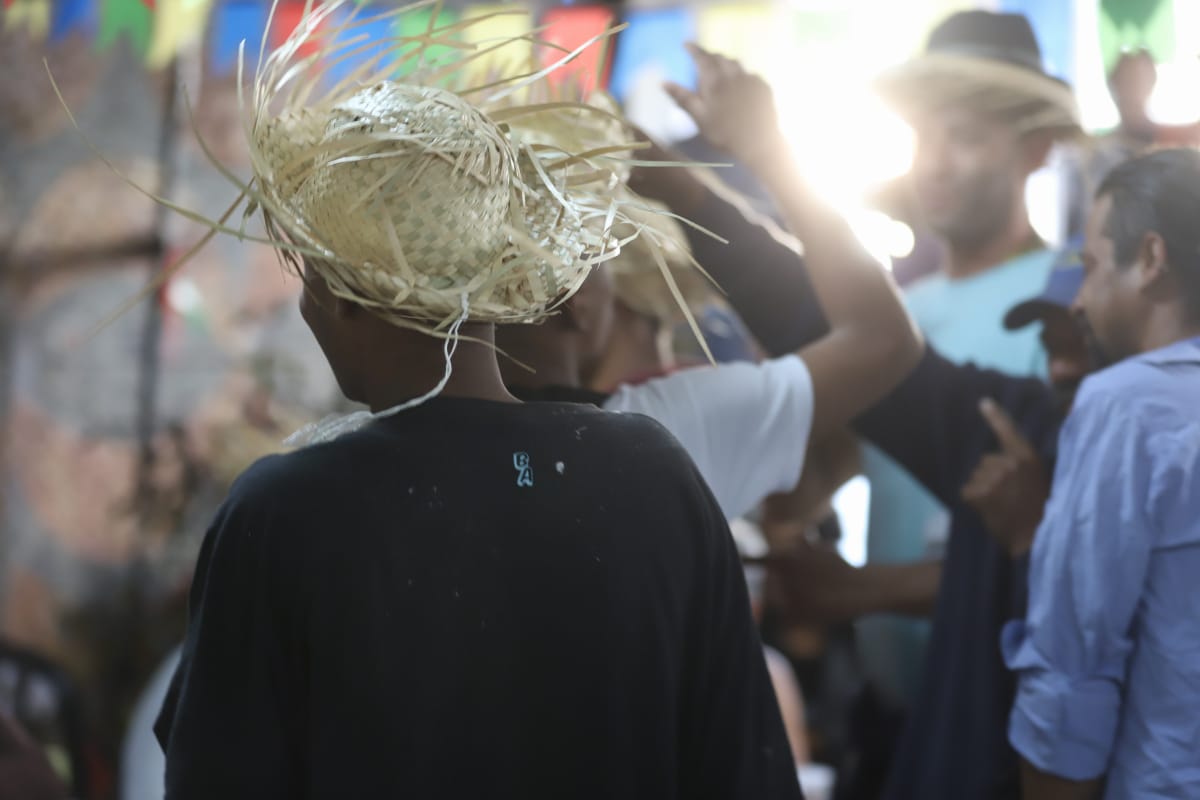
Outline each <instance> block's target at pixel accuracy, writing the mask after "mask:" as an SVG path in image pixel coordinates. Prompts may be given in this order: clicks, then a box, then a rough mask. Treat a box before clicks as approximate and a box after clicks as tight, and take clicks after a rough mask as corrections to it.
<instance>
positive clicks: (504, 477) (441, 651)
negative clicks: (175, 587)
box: [156, 398, 800, 800]
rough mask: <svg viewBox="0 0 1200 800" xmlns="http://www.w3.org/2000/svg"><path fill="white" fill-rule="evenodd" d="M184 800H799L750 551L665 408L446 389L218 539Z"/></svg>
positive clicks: (211, 546) (259, 480)
mask: <svg viewBox="0 0 1200 800" xmlns="http://www.w3.org/2000/svg"><path fill="white" fill-rule="evenodd" d="M156 731H157V733H158V735H159V739H160V741H162V742H163V744H164V750H165V751H166V753H167V797H168V798H190V797H196V798H216V797H219V798H222V800H231V799H232V798H254V800H267V799H268V798H297V797H320V798H377V797H378V798H395V797H419V798H440V797H448V798H472V800H474V798H489V799H498V798H513V799H514V800H516V799H517V798H520V799H521V800H529V799H530V798H555V800H558V798H568V797H569V798H614V799H615V798H622V799H623V800H624V799H626V798H654V800H663V799H664V798H674V797H680V798H695V797H701V798H703V797H712V798H735V797H736V798H743V797H755V798H760V797H761V798H769V797H787V798H795V797H799V795H800V792H799V788H798V786H797V784H796V776H795V769H794V767H793V765H792V759H791V755H790V750H789V748H788V744H787V739H786V735H785V733H784V729H783V725H782V722H781V720H780V716H779V711H778V706H777V705H776V702H775V698H774V695H773V693H772V690H771V685H770V681H769V678H768V676H767V672H766V668H765V665H764V661H763V657H762V647H761V644H760V642H759V640H758V636H757V633H756V631H755V629H754V626H753V622H752V620H751V618H750V612H749V606H748V601H747V596H746V589H745V584H744V581H743V578H742V573H741V569H740V565H739V562H738V557H737V553H736V549H735V547H734V544H733V542H732V540H731V537H730V536H729V532H728V528H727V527H726V524H725V522H724V520H723V519H722V518H721V513H720V510H719V509H718V508H717V506H716V503H715V502H714V501H713V499H712V497H711V495H710V494H709V492H708V489H707V488H706V487H705V485H704V483H703V481H702V480H701V479H700V477H699V476H698V474H697V473H696V471H695V469H694V467H693V466H692V465H691V463H690V461H689V460H688V459H687V457H686V455H685V454H684V453H683V452H682V450H681V449H680V447H679V446H678V445H677V444H676V443H675V442H674V440H672V439H671V438H670V437H669V436H668V435H667V434H666V432H665V431H663V429H662V428H660V427H659V426H658V425H657V424H655V423H654V422H652V421H651V420H649V419H646V418H644V417H640V416H637V415H618V414H610V413H606V412H603V411H599V410H596V409H592V408H588V407H584V406H576V405H566V404H551V405H547V404H534V405H527V406H522V405H515V404H503V403H491V402H485V401H477V400H463V399H453V398H438V399H435V400H432V401H430V402H428V403H426V404H425V405H423V406H420V407H418V408H416V409H412V410H409V411H405V412H403V413H401V414H399V415H397V416H395V417H393V418H391V419H388V420H384V421H380V422H376V423H374V424H372V425H371V426H369V427H368V428H365V429H363V430H361V431H358V432H355V433H352V434H349V435H346V436H344V437H342V438H341V439H339V440H337V441H335V442H332V443H329V444H324V445H317V446H313V447H309V448H306V449H303V450H300V451H298V452H295V453H291V454H288V455H284V456H275V457H270V458H267V459H264V460H262V461H260V462H258V463H257V464H256V465H254V466H253V467H251V468H250V469H249V470H248V471H247V472H246V473H245V474H244V475H243V476H242V477H241V478H239V480H238V482H237V484H236V485H235V486H234V488H233V490H232V492H231V494H230V497H229V499H228V501H227V502H226V503H225V505H224V506H223V507H222V509H221V510H220V512H219V513H218V515H217V518H216V520H215V521H214V523H213V526H212V528H211V530H210V531H209V533H208V536H207V538H206V540H205V543H204V547H203V549H202V551H201V554H200V561H199V564H198V565H197V568H196V577H195V582H194V585H193V588H192V597H191V616H190V623H189V626H188V633H187V638H186V641H185V643H184V648H183V656H182V661H181V664H180V667H179V670H178V672H177V673H176V676H175V679H174V681H173V683H172V688H171V691H170V693H169V695H168V698H167V700H166V703H165V704H164V707H163V711H162V714H161V716H160V719H159V721H158V725H157V726H156Z"/></svg>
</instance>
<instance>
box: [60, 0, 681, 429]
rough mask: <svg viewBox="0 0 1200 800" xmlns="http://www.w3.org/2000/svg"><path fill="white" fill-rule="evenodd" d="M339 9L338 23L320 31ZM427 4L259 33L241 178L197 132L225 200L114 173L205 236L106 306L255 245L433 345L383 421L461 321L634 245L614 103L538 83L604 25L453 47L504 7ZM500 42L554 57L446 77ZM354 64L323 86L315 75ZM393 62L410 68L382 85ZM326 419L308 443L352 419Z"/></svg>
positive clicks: (339, 1) (489, 315)
mask: <svg viewBox="0 0 1200 800" xmlns="http://www.w3.org/2000/svg"><path fill="white" fill-rule="evenodd" d="M277 4H278V0H276V2H275V3H274V4H273V5H272V8H271V13H270V16H269V19H268V25H267V30H269V29H270V28H271V22H272V21H273V18H274V14H275V11H276V6H277ZM351 5H354V6H355V7H354V8H353V9H352V10H351V11H349V12H348V13H346V14H344V18H342V20H341V21H340V22H337V23H336V24H334V23H332V22H331V20H333V19H334V15H335V13H337V12H339V9H342V8H344V7H346V6H351ZM440 5H441V3H440V1H439V2H434V0H425V1H424V2H418V3H413V4H411V5H409V6H405V7H402V8H397V9H394V10H392V11H388V12H384V13H381V14H378V15H375V16H373V17H370V18H367V19H358V14H359V12H361V11H362V6H361V5H358V4H355V3H353V2H352V0H330V1H329V2H325V3H323V4H320V5H316V6H314V4H313V2H312V0H309V2H308V3H307V5H306V8H305V13H304V15H303V17H302V19H301V21H300V23H299V24H298V25H297V26H296V27H295V29H294V31H293V32H292V33H291V35H290V36H289V37H288V38H287V39H286V40H285V41H284V42H283V43H282V44H281V45H280V46H279V47H277V48H276V49H275V50H273V51H272V52H271V53H269V54H266V53H265V50H266V34H265V33H264V35H263V39H262V41H261V42H260V43H259V58H258V62H257V63H258V67H257V70H256V73H255V76H254V80H253V86H252V93H251V96H250V98H249V99H247V98H246V96H245V86H246V82H245V80H244V78H243V70H244V62H245V54H244V46H245V45H244V43H243V51H242V52H241V53H240V54H239V63H238V91H239V94H238V100H239V104H240V106H241V108H242V117H243V123H244V126H245V135H246V141H247V143H248V146H249V152H250V159H251V167H252V174H253V177H252V178H251V179H250V180H249V181H248V182H243V181H242V180H240V179H239V178H238V177H237V176H236V175H234V174H233V173H232V172H231V171H230V170H229V169H228V168H226V167H225V166H224V165H222V164H221V163H220V162H219V161H218V160H217V159H216V158H215V157H214V156H213V154H212V152H211V150H210V148H209V147H208V146H207V144H206V143H205V142H204V141H203V139H202V137H200V136H199V133H198V132H197V138H198V139H200V144H201V147H202V149H203V150H204V152H205V154H206V155H207V157H208V158H209V160H210V161H212V163H213V164H214V166H215V167H216V168H217V169H218V170H219V171H220V172H221V174H222V175H223V176H224V177H225V178H226V179H228V180H229V181H230V183H232V184H233V185H234V187H235V188H236V189H237V190H238V192H239V194H238V197H237V198H236V199H235V201H234V202H233V203H232V204H231V205H230V207H229V209H227V210H226V212H225V213H224V214H223V215H222V216H221V217H220V218H219V219H216V220H210V219H208V218H206V217H204V216H202V215H200V214H198V213H196V212H194V211H191V210H189V209H187V208H184V207H181V206H179V205H177V204H174V203H171V202H170V201H169V200H167V199H166V198H161V197H157V196H154V195H153V194H151V193H149V192H147V191H146V190H145V189H143V188H142V187H140V186H137V184H136V183H134V182H133V181H130V180H128V179H127V178H126V181H127V182H128V183H129V184H130V185H132V186H134V188H136V189H138V190H139V191H141V192H143V193H144V194H147V195H149V196H151V197H153V198H154V199H155V200H156V201H157V202H159V203H162V204H163V205H165V206H167V207H169V208H171V209H172V210H174V211H176V212H178V213H180V214H182V215H184V216H185V217H187V218H189V219H191V220H194V221H196V222H198V223H200V224H203V225H205V226H207V227H208V228H209V233H208V234H207V235H206V236H205V237H204V238H203V239H202V240H201V241H200V242H198V243H197V244H196V245H195V246H194V247H193V248H192V249H191V250H189V251H188V253H186V254H185V256H184V257H183V258H181V259H179V260H177V261H176V262H175V263H174V264H172V265H171V266H169V267H168V268H166V269H165V270H164V271H163V272H162V273H161V274H160V276H159V277H158V279H157V280H155V281H154V282H152V284H151V285H150V286H148V287H147V288H146V290H145V292H144V293H143V294H142V295H141V296H139V297H137V298H133V299H132V300H131V301H130V302H129V303H128V304H127V305H126V306H125V307H124V308H123V309H121V311H120V312H118V313H121V312H123V311H124V310H127V309H128V308H130V307H132V305H133V304H135V303H136V302H137V301H138V300H140V299H141V297H144V296H145V295H146V294H147V293H149V292H152V291H154V290H155V289H157V288H158V286H160V285H161V284H162V283H163V282H165V281H166V280H167V279H168V278H169V277H170V275H171V274H173V273H174V272H175V271H176V270H178V269H179V268H180V267H181V266H182V265H183V264H184V263H185V262H186V261H187V259H188V258H190V257H191V255H192V254H194V253H195V252H196V251H197V250H199V249H200V248H201V247H203V246H204V244H205V243H206V242H207V241H208V240H209V239H210V238H211V237H212V236H213V235H215V234H217V233H224V234H227V235H233V236H237V237H239V238H241V239H248V240H251V241H263V242H266V243H269V244H271V245H273V246H274V247H275V248H276V249H277V251H278V252H279V253H280V255H281V257H282V260H283V262H284V263H285V265H287V266H288V267H289V268H290V269H291V270H293V271H294V272H296V273H298V274H302V273H303V272H304V271H305V270H304V269H303V267H305V266H306V267H307V268H308V270H307V271H308V272H311V273H313V274H315V275H316V276H318V277H319V278H321V279H323V280H325V281H326V283H327V284H328V285H329V288H330V290H331V291H332V292H333V293H334V294H335V295H336V296H338V297H341V298H343V299H346V300H349V301H351V302H354V303H357V304H359V305H362V306H364V307H366V308H368V309H370V310H372V311H373V312H374V313H376V314H377V315H379V316H380V317H382V318H384V319H386V320H387V321H389V322H391V323H393V324H395V325H397V326H401V327H405V328H411V329H415V330H418V331H421V332H423V333H427V334H430V335H433V336H439V337H443V338H446V340H447V341H446V354H445V355H446V360H447V371H446V375H445V376H444V377H443V380H442V381H441V382H440V383H439V384H438V386H436V387H434V389H433V390H432V391H431V392H430V393H429V394H427V395H425V396H424V397H421V398H418V399H417V400H415V401H410V403H407V404H404V405H403V406H400V407H397V408H395V409H389V411H388V412H385V413H394V412H395V411H398V410H400V409H401V408H405V407H409V406H411V405H414V404H416V403H419V402H422V401H424V400H425V399H427V398H428V397H431V396H433V395H435V394H437V392H439V391H440V389H441V387H442V386H444V385H445V382H446V380H447V379H448V377H449V369H450V360H451V357H452V354H453V350H454V347H455V346H456V344H457V340H458V335H459V328H460V327H461V325H462V324H463V323H464V322H466V321H471V322H495V323H511V322H522V321H533V320H537V319H540V318H541V317H543V316H545V315H546V314H548V313H551V312H552V311H554V309H555V308H557V307H558V306H559V305H560V304H561V303H563V302H564V301H565V300H567V299H568V298H569V297H570V296H571V295H572V294H573V293H574V292H575V291H577V290H578V289H579V287H580V286H581V285H582V283H583V281H584V280H585V279H586V277H587V276H588V274H589V272H590V270H591V269H592V268H593V267H594V266H595V265H597V264H599V263H601V262H603V261H607V260H609V259H612V258H614V257H615V256H617V254H618V253H619V252H620V247H621V246H622V245H624V244H629V243H631V242H633V241H635V240H636V239H637V238H638V237H639V236H641V235H642V234H643V232H645V231H646V230H647V225H646V222H645V220H644V219H641V220H640V221H639V219H635V218H633V217H630V216H629V215H628V214H627V213H626V211H625V208H626V207H629V206H631V205H634V204H635V203H634V200H636V198H633V196H632V195H630V194H629V193H628V192H626V191H625V190H624V189H623V186H624V183H625V181H626V179H627V178H628V172H629V169H630V165H632V164H634V163H641V162H635V161H634V160H633V158H632V153H633V151H634V150H636V149H638V145H636V144H633V143H632V135H631V133H630V130H629V128H628V127H627V126H626V124H625V123H624V122H623V120H622V119H621V118H620V116H619V114H618V113H617V110H616V107H615V104H612V103H611V102H600V103H599V104H595V105H589V104H587V103H584V102H582V101H581V99H580V98H579V97H578V94H580V93H579V92H578V91H577V90H576V91H574V93H573V94H574V96H572V92H571V90H569V89H568V90H563V89H557V90H556V89H552V88H550V87H549V83H548V81H547V78H548V76H550V75H551V74H552V73H553V72H554V71H555V70H557V69H559V68H561V67H562V66H563V65H565V64H566V63H568V62H569V61H571V60H572V59H573V58H575V57H576V56H577V55H579V54H580V53H581V52H583V51H584V50H585V49H586V48H587V47H589V46H591V45H593V44H595V43H596V42H598V41H600V40H601V39H603V38H605V37H606V36H608V35H611V34H612V33H613V32H615V30H619V29H614V30H613V31H609V32H607V33H605V34H602V35H600V36H597V37H594V38H593V39H592V40H589V41H588V42H586V43H584V44H583V45H582V46H580V47H578V48H576V49H574V50H571V51H564V50H563V49H562V48H561V47H558V46H557V45H552V44H550V43H545V42H540V41H539V40H538V39H537V35H538V34H539V33H540V31H538V30H535V31H534V32H533V33H531V34H529V35H528V36H523V37H516V38H515V39H514V38H506V39H499V40H496V41H495V42H487V41H484V42H481V43H477V44H468V43H466V42H464V41H463V38H462V36H461V35H462V34H463V33H464V32H465V31H466V30H467V29H468V28H470V27H471V26H473V25H479V24H481V23H483V22H485V21H486V20H488V19H490V18H491V17H494V16H496V15H498V14H504V13H514V12H497V13H496V14H490V15H485V16H481V17H474V18H470V19H466V20H462V21H460V22H456V23H454V24H451V25H446V26H440V27H437V26H435V23H434V20H436V19H437V18H438V13H437V11H438V10H439V7H440ZM429 6H433V13H432V14H431V15H430V17H429V19H430V22H429V26H428V27H427V29H426V31H425V32H424V33H423V34H421V35H417V36H404V37H395V38H391V39H387V40H383V41H380V40H377V39H370V38H369V37H368V36H367V35H366V34H365V33H361V32H358V31H359V30H360V29H361V28H363V27H365V26H368V25H374V24H375V23H377V22H379V21H380V20H385V19H388V18H392V17H396V16H398V15H400V14H404V13H407V12H409V11H412V10H414V9H418V8H425V7H429ZM515 13H524V12H515ZM514 41H528V42H529V43H531V44H539V45H542V46H545V47H550V48H554V49H557V50H558V51H559V52H561V53H562V56H561V57H560V58H559V59H558V60H557V61H555V62H554V63H553V64H551V65H549V66H546V67H542V66H540V65H537V64H528V65H516V68H517V69H518V70H520V69H522V68H523V67H524V71H521V72H519V74H517V75H515V76H509V77H497V76H494V75H488V76H485V77H484V78H483V81H484V82H483V83H482V84H480V85H463V83H464V82H465V80H466V78H464V76H467V75H469V74H470V73H471V72H472V71H474V72H476V73H478V71H479V70H478V69H474V70H473V69H472V67H477V66H478V63H477V62H479V61H480V59H483V58H486V57H487V56H488V55H489V54H491V53H492V52H494V51H497V50H500V49H501V48H503V47H505V46H507V45H511V44H512V43H513V42H514ZM381 45H382V46H381ZM433 46H438V47H439V48H441V49H443V50H444V49H446V48H449V50H450V52H451V53H452V54H453V55H452V57H450V58H447V59H445V60H439V63H433V62H432V61H428V62H427V61H426V59H425V55H426V52H427V50H428V49H429V48H430V47H433ZM367 54H371V55H369V56H368V55H367ZM364 57H365V61H363V63H362V64H360V65H358V66H357V67H356V68H354V69H352V70H350V71H349V72H348V74H347V75H346V76H345V77H344V78H341V79H340V80H339V81H338V82H337V83H332V82H331V80H330V75H331V74H332V73H331V69H332V68H333V67H336V66H338V65H344V64H347V63H352V62H353V61H356V60H361V59H363V58H364ZM402 65H408V66H411V67H415V71H414V72H413V73H412V74H411V75H409V76H407V77H405V78H404V79H403V80H402V81H401V80H394V79H393V78H394V76H395V75H396V73H397V70H398V68H399V67H401V66H402ZM51 79H52V80H53V77H52V78H51ZM331 84H332V85H331ZM55 91H56V92H57V91H58V88H57V86H56V87H55ZM59 99H60V101H61V99H62V97H61V94H60V95H59ZM64 107H65V103H64ZM67 113H68V115H69V114H70V110H69V109H68V112H67ZM188 113H189V115H190V114H191V109H190V106H188ZM71 121H72V123H74V122H75V120H74V118H73V117H72V118H71ZM76 127H77V128H78V125H76ZM193 128H195V123H194V120H193ZM93 150H95V148H94V147H93ZM97 155H99V156H100V158H101V159H102V160H104V161H105V163H106V164H108V165H109V166H110V167H111V168H113V169H114V171H116V168H115V167H113V166H112V164H111V162H109V161H108V160H107V159H105V158H104V156H103V155H102V154H100V153H99V152H97ZM663 166H665V165H663ZM674 166H678V165H674ZM239 208H240V209H241V224H240V225H239V226H238V227H234V226H233V225H231V224H230V219H231V218H236V214H237V213H238V209H239ZM258 211H261V212H262V215H263V218H264V221H265V226H266V231H267V235H266V238H265V239H264V238H259V237H254V236H251V235H249V234H247V233H246V222H247V220H248V219H249V218H250V217H251V216H252V215H253V214H254V213H256V212H258ZM617 226H621V236H619V237H618V236H616V235H614V228H615V227H617ZM660 241H661V236H660V235H658V234H652V235H651V236H650V237H649V243H650V248H649V249H650V250H651V251H652V257H653V258H654V260H655V261H656V263H657V264H658V265H659V267H660V269H661V271H662V275H663V276H664V277H665V279H666V281H667V284H668V286H669V288H670V291H671V293H672V296H674V297H675V298H676V301H677V302H678V303H680V304H681V306H684V307H683V312H684V315H685V317H687V318H688V319H689V321H692V320H691V315H690V313H689V312H688V310H687V309H686V305H685V304H684V300H683V297H682V295H681V293H680V291H679V289H678V287H677V286H676V284H675V281H674V280H673V278H672V276H671V274H670V271H669V269H668V268H667V265H666V259H665V258H664V257H663V254H662V252H661V246H660ZM692 324H693V329H694V330H697V333H698V329H697V328H696V326H695V323H694V321H692ZM701 341H702V340H701ZM359 422H361V420H359ZM335 427H337V431H334V432H333V433H332V434H331V435H330V436H328V437H326V438H332V436H333V435H336V433H337V432H338V431H340V430H343V429H349V427H357V424H355V425H353V426H349V425H347V426H335ZM318 433H319V435H320V436H324V434H323V433H320V432H318Z"/></svg>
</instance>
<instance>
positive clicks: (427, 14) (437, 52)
mask: <svg viewBox="0 0 1200 800" xmlns="http://www.w3.org/2000/svg"><path fill="white" fill-rule="evenodd" d="M457 21H458V15H457V14H455V13H454V12H453V11H450V10H449V9H445V8H442V9H439V10H438V15H437V18H436V19H435V18H434V16H433V9H430V8H418V9H415V10H413V11H410V12H408V13H407V14H401V15H400V17H399V18H398V19H397V20H396V24H395V32H394V33H393V34H392V35H394V36H420V35H422V34H425V33H430V34H432V35H433V36H436V37H449V38H453V39H461V38H462V37H461V35H459V34H458V33H457V32H453V31H450V32H446V31H443V32H442V33H438V29H439V28H445V27H447V26H450V25H453V24H454V23H455V22H457ZM413 47H414V46H413V45H409V46H407V47H403V48H400V49H399V50H398V51H397V54H398V55H399V56H403V55H404V54H406V53H408V52H410V51H411V50H412V48H413ZM461 53H463V51H462V50H459V49H458V48H455V47H451V46H450V45H445V44H435V45H431V46H429V47H427V48H425V53H424V55H422V56H421V57H420V58H419V59H418V58H415V57H414V58H411V59H409V60H407V61H404V62H402V63H401V64H400V67H399V69H398V70H397V73H398V74H399V75H402V76H403V75H409V74H411V73H412V72H413V71H415V70H416V69H418V68H419V67H420V66H421V65H422V64H426V65H437V64H445V63H449V62H450V61H452V60H453V59H454V58H455V57H456V55H458V54H461Z"/></svg>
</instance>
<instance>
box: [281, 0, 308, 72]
mask: <svg viewBox="0 0 1200 800" xmlns="http://www.w3.org/2000/svg"><path fill="white" fill-rule="evenodd" d="M304 5H305V4H304V0H284V2H281V3H280V4H279V6H278V8H276V9H275V19H274V21H273V22H272V23H271V39H270V41H271V47H278V46H279V45H281V44H283V43H284V42H285V41H286V40H287V38H288V37H289V36H291V35H292V32H293V31H295V30H296V26H297V25H299V24H300V20H301V19H303V18H304ZM316 50H317V43H316V42H315V41H313V40H312V39H311V38H310V39H309V40H308V41H307V42H305V43H304V44H303V45H301V47H300V49H299V51H298V52H297V56H298V57H300V58H303V57H304V56H307V55H310V54H312V53H314V52H315V51H316Z"/></svg>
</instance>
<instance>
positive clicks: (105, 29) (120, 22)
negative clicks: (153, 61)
mask: <svg viewBox="0 0 1200 800" xmlns="http://www.w3.org/2000/svg"><path fill="white" fill-rule="evenodd" d="M153 28H154V12H153V11H151V10H150V8H149V6H148V5H147V4H146V0H102V2H101V5H100V34H99V36H98V37H97V39H96V46H97V47H98V48H100V49H101V50H106V49H108V48H109V47H112V45H113V43H114V42H116V41H117V39H118V38H120V37H121V36H122V35H126V36H128V37H129V39H130V41H131V42H133V46H134V48H135V49H136V50H137V52H138V53H139V54H141V53H145V52H146V48H148V47H149V46H150V34H151V31H152V30H153Z"/></svg>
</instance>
